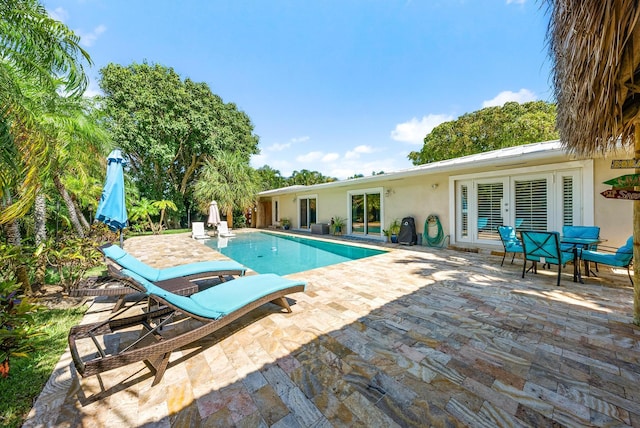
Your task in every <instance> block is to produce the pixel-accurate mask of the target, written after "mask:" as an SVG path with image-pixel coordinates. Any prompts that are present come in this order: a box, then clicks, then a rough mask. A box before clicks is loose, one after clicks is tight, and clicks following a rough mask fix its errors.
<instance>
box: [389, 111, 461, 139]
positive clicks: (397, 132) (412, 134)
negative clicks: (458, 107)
mask: <svg viewBox="0 0 640 428" xmlns="http://www.w3.org/2000/svg"><path fill="white" fill-rule="evenodd" d="M450 120H453V116H449V115H446V114H430V115H428V116H423V117H422V119H421V120H418V119H417V118H415V117H414V118H412V119H411V120H410V121H408V122H403V123H399V124H397V125H396V129H394V130H393V131H391V138H393V139H394V140H396V141H404V142H407V143H413V144H422V142H423V141H424V137H425V136H426V135H427V134H428V133H430V132H431V131H432V130H433V128H435V127H436V126H438V125H440V124H441V123H443V122H448V121H450Z"/></svg>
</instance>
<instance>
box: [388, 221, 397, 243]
mask: <svg viewBox="0 0 640 428" xmlns="http://www.w3.org/2000/svg"><path fill="white" fill-rule="evenodd" d="M385 232H386V233H387V234H388V235H387V237H388V238H389V239H391V242H392V243H393V244H397V243H398V233H400V220H399V219H397V218H395V219H393V221H392V222H391V224H390V225H389V229H388V230H386V231H385Z"/></svg>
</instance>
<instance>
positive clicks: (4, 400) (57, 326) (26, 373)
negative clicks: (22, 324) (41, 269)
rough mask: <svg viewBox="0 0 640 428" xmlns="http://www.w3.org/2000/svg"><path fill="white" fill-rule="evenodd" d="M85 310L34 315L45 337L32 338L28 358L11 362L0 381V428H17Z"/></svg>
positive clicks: (74, 309) (15, 359)
mask: <svg viewBox="0 0 640 428" xmlns="http://www.w3.org/2000/svg"><path fill="white" fill-rule="evenodd" d="M85 311H86V307H85V306H82V307H76V308H70V309H44V310H42V311H40V312H37V313H36V314H35V317H34V318H35V322H36V324H39V325H42V326H44V328H43V332H44V333H45V334H43V335H41V336H36V337H35V338H33V339H32V340H33V345H34V347H35V350H34V351H32V352H30V353H29V356H28V357H27V358H12V359H11V368H10V372H9V377H8V378H0V426H2V427H19V426H21V425H22V423H23V422H24V418H25V417H26V416H27V414H28V413H29V411H30V410H31V407H32V406H33V404H34V403H35V399H36V398H37V396H38V395H39V394H40V392H41V391H42V388H43V387H44V385H45V383H46V382H47V380H48V379H49V376H51V373H52V372H53V368H54V367H55V365H56V364H57V363H58V360H59V359H60V356H61V355H62V354H63V352H64V351H65V349H66V346H67V335H68V333H69V329H70V328H71V327H72V326H73V325H76V324H79V323H80V320H81V319H82V316H83V314H84V312H85Z"/></svg>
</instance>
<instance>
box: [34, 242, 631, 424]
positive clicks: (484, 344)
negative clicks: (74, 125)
mask: <svg viewBox="0 0 640 428" xmlns="http://www.w3.org/2000/svg"><path fill="white" fill-rule="evenodd" d="M164 245H170V246H172V249H171V251H169V252H170V253H172V254H174V255H175V254H176V251H181V252H182V253H183V254H186V255H190V256H189V257H188V258H189V260H191V261H193V254H194V252H197V251H201V250H200V249H199V248H195V247H193V245H200V246H202V245H201V244H198V243H195V242H193V241H191V240H188V239H182V240H181V239H180V238H175V239H174V240H173V241H170V240H167V241H166V242H165V244H164ZM153 247H155V251H156V253H157V252H158V251H157V248H158V243H157V242H156V243H155V244H153V246H151V247H150V246H149V243H142V241H140V242H139V243H132V244H131V245H130V248H129V250H130V251H131V252H132V253H134V254H136V255H138V256H141V255H143V254H145V253H144V252H145V251H148V248H153ZM202 247H203V246H202ZM196 250H197V251H196ZM160 253H162V251H160ZM160 256H161V254H160ZM207 256H208V257H210V256H211V255H210V254H206V252H205V253H204V254H203V257H207ZM185 257H186V256H185ZM173 261H174V262H175V263H173V264H178V263H181V262H182V261H181V260H173ZM567 271H570V269H569V270H567ZM554 275H555V273H554V272H553V271H551V272H549V273H545V272H542V271H541V273H539V274H538V275H527V276H526V277H525V278H524V279H522V278H521V264H518V263H517V262H516V264H514V265H508V264H505V266H504V267H500V258H497V257H495V256H488V255H483V254H475V253H460V252H455V251H451V250H427V249H423V248H420V249H418V248H415V249H411V248H409V249H404V248H403V249H397V250H394V251H391V252H389V253H387V254H383V255H379V256H375V257H371V258H368V259H362V260H356V261H352V262H348V263H342V264H339V265H334V266H329V267H325V268H320V269H314V270H311V271H307V272H303V273H299V274H295V275H291V277H296V278H300V279H304V280H306V281H308V283H309V285H308V288H307V291H306V292H305V293H297V294H294V295H291V296H290V297H291V300H292V301H294V303H295V304H294V305H293V306H292V309H293V313H292V314H279V313H274V312H275V309H274V308H275V306H271V305H270V304H269V305H265V306H263V307H262V308H260V309H258V310H256V311H254V312H253V313H251V314H249V315H248V316H245V317H243V318H241V319H240V320H238V321H236V322H234V323H232V324H231V325H230V326H228V327H227V328H225V329H224V330H222V331H220V332H218V333H216V334H215V335H212V336H210V337H208V338H207V339H206V340H202V341H200V342H198V343H197V346H195V345H194V346H191V347H189V348H187V349H183V350H182V351H181V352H176V353H175V354H174V356H173V358H172V363H171V364H170V366H169V368H168V370H167V372H166V374H165V377H164V378H163V380H162V382H161V383H160V384H159V385H158V386H156V387H153V388H152V387H151V386H150V385H151V381H152V379H151V376H150V375H149V374H148V372H147V371H146V368H144V365H143V364H141V363H137V364H133V365H132V366H130V370H122V371H111V372H107V373H104V374H102V375H101V376H95V377H92V378H87V379H80V380H79V381H78V379H77V374H76V373H75V370H72V369H71V367H70V359H69V358H68V355H67V356H66V358H67V359H66V360H65V356H63V359H62V360H61V363H60V364H59V366H58V368H57V369H56V372H55V373H54V375H53V376H52V381H51V382H50V385H48V388H46V389H45V391H44V392H43V394H42V397H41V398H40V399H39V401H38V403H37V404H36V406H35V407H34V410H33V411H32V417H31V418H30V420H29V421H28V422H27V424H25V426H37V425H38V424H42V425H56V426H58V425H64V426H82V425H85V424H87V423H91V424H98V425H100V426H154V427H155V426H394V425H399V426H425V425H436V426H460V425H471V426H505V425H506V426H550V425H554V424H559V425H563V426H585V425H597V426H601V425H611V424H613V425H618V426H620V425H629V426H640V404H638V402H640V382H638V380H640V365H638V356H639V355H640V354H639V353H638V351H639V348H640V347H639V345H638V341H637V337H638V334H639V333H640V329H638V328H636V327H634V326H633V325H632V324H631V320H632V315H631V311H632V296H633V294H632V289H631V288H630V287H625V286H621V285H620V284H622V283H624V281H625V280H626V273H625V275H622V276H618V275H612V276H610V277H607V276H606V275H605V278H596V279H594V278H588V279H587V280H586V282H587V284H576V283H573V282H571V275H570V273H567V274H565V275H564V276H563V280H562V284H561V287H556V286H555V276H554ZM611 278H613V280H614V283H613V284H614V285H615V286H610V285H611V284H610V279H611ZM106 304H107V303H96V306H95V308H92V309H91V311H92V312H93V311H94V310H96V311H98V310H99V308H98V305H106ZM100 316H103V315H100ZM85 318H86V317H85ZM85 322H86V320H85ZM112 339H114V340H120V339H119V338H112ZM56 379H57V380H56ZM105 390H106V393H105V392H103V393H101V395H100V396H99V398H100V399H99V400H91V399H90V396H91V394H95V393H99V392H100V391H105ZM47 397H49V399H48V400H47ZM83 403H84V405H83Z"/></svg>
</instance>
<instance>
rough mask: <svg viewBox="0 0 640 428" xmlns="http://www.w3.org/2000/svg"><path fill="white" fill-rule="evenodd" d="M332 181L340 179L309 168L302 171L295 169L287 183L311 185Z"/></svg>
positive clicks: (291, 184)
mask: <svg viewBox="0 0 640 428" xmlns="http://www.w3.org/2000/svg"><path fill="white" fill-rule="evenodd" d="M332 181H338V179H337V178H334V177H326V176H324V175H322V173H320V172H318V171H309V170H308V169H303V170H300V171H293V173H292V174H291V177H289V179H288V180H287V183H288V184H289V185H290V186H293V185H296V184H299V185H303V186H311V185H312V184H321V183H330V182H332Z"/></svg>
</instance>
